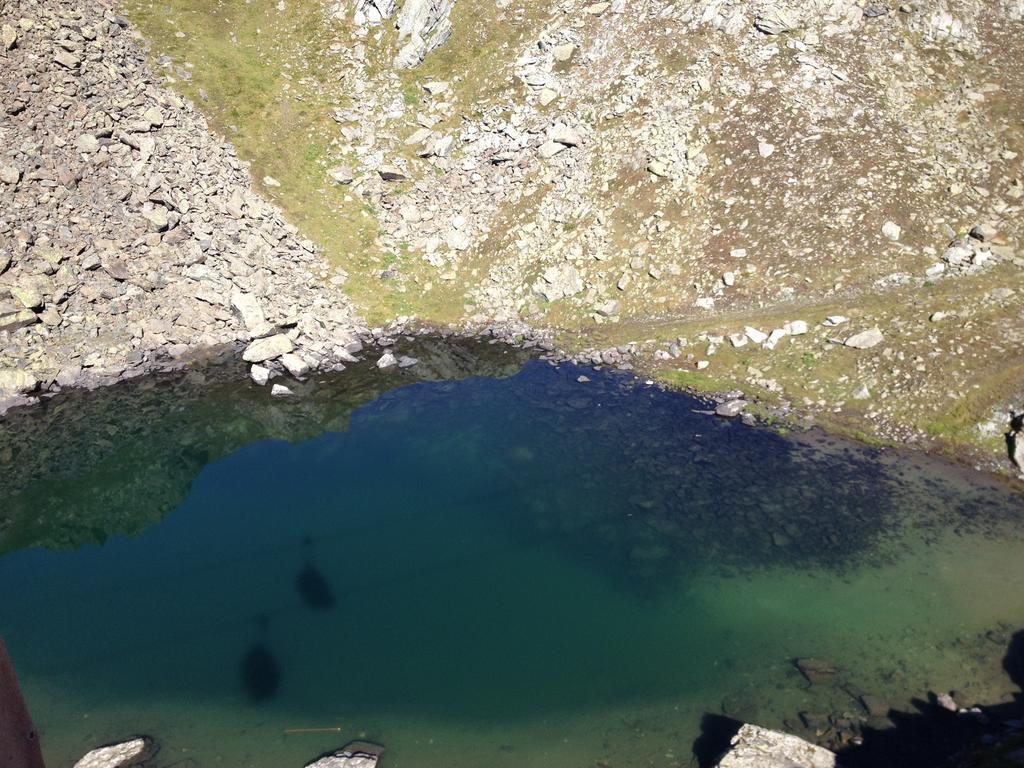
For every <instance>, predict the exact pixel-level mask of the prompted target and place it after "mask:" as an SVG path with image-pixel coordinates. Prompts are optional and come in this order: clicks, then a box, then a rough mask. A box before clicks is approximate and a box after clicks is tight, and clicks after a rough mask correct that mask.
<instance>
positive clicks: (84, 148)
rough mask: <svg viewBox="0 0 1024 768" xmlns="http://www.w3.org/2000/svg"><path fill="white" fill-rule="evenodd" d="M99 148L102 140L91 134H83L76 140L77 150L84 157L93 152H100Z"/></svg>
mask: <svg viewBox="0 0 1024 768" xmlns="http://www.w3.org/2000/svg"><path fill="white" fill-rule="evenodd" d="M99 148H100V140H99V139H97V138H96V137H95V136H93V135H92V134H91V133H83V134H82V135H81V136H79V137H78V138H77V139H76V140H75V149H77V150H78V151H79V152H81V153H82V154H83V155H91V154H92V153H93V152H98V151H99Z"/></svg>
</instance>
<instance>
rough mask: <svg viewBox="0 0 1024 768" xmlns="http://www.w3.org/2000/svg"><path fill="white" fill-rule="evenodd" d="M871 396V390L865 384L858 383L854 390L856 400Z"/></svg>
mask: <svg viewBox="0 0 1024 768" xmlns="http://www.w3.org/2000/svg"><path fill="white" fill-rule="evenodd" d="M869 397H871V390H869V389H868V388H867V385H865V384H858V385H857V386H856V387H855V388H854V390H853V399H854V400H867V399H868V398H869Z"/></svg>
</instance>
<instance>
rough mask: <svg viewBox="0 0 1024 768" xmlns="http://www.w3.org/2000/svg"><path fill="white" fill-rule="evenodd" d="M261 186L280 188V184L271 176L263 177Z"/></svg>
mask: <svg viewBox="0 0 1024 768" xmlns="http://www.w3.org/2000/svg"><path fill="white" fill-rule="evenodd" d="M263 184H264V186H267V187H280V186H281V182H280V181H278V180H277V179H275V178H274V177H273V176H264V177H263Z"/></svg>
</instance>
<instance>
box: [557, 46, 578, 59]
mask: <svg viewBox="0 0 1024 768" xmlns="http://www.w3.org/2000/svg"><path fill="white" fill-rule="evenodd" d="M551 53H552V54H553V55H554V57H555V61H568V60H569V59H571V58H572V55H573V54H574V53H576V46H575V45H574V44H572V43H566V44H565V45H556V46H555V47H554V48H552V49H551Z"/></svg>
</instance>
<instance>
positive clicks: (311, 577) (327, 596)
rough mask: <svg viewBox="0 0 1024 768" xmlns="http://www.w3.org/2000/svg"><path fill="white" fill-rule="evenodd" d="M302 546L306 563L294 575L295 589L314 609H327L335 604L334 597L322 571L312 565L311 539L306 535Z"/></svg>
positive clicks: (308, 605) (303, 600)
mask: <svg viewBox="0 0 1024 768" xmlns="http://www.w3.org/2000/svg"><path fill="white" fill-rule="evenodd" d="M302 546H303V548H304V549H305V550H306V564H305V565H303V566H302V570H301V571H299V575H298V576H296V577H295V589H296V591H297V592H298V593H299V596H300V597H301V598H302V602H304V603H305V604H306V606H307V607H308V608H311V609H312V610H314V611H327V610H330V609H331V608H334V606H335V605H336V604H337V601H336V600H335V598H334V590H333V589H331V585H330V584H329V583H328V581H327V577H326V576H324V574H323V571H321V570H320V569H319V568H317V567H316V566H315V565H313V562H312V559H311V552H312V549H313V539H312V538H310V537H309V536H306V537H305V538H304V539H303V540H302Z"/></svg>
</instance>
